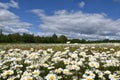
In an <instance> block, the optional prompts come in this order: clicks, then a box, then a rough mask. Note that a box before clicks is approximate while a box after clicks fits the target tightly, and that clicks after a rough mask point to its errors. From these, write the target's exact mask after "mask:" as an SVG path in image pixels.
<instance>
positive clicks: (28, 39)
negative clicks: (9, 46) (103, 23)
mask: <svg viewBox="0 0 120 80" xmlns="http://www.w3.org/2000/svg"><path fill="white" fill-rule="evenodd" d="M67 41H70V42H71V43H108V42H111V43H114V42H120V40H109V39H104V40H95V41H90V40H85V39H81V40H80V39H68V38H67V37H66V36H65V35H61V36H57V35H56V34H53V35H52V36H46V37H45V36H34V35H33V34H26V33H23V34H19V33H14V34H8V35H4V34H0V43H66V42H67Z"/></svg>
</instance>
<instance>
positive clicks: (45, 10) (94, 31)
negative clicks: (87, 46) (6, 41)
mask: <svg viewBox="0 0 120 80" xmlns="http://www.w3.org/2000/svg"><path fill="white" fill-rule="evenodd" d="M0 21H1V23H0V28H2V29H3V32H4V33H6V34H9V33H16V32H19V33H32V34H35V35H40V36H43V35H44V36H49V35H52V34H53V33H56V34H57V35H62V34H64V35H66V36H67V37H69V38H79V39H81V38H84V39H91V40H92V39H106V38H107V39H120V38H119V36H120V29H119V28H120V0H0Z"/></svg>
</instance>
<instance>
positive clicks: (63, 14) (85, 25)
mask: <svg viewBox="0 0 120 80" xmlns="http://www.w3.org/2000/svg"><path fill="white" fill-rule="evenodd" d="M36 12H37V13H36ZM36 12H34V11H33V13H35V14H37V15H38V16H39V15H44V16H39V18H40V21H41V22H42V23H41V24H40V25H39V27H40V29H42V30H43V31H44V32H43V33H46V34H49V33H57V34H64V35H67V36H68V37H69V38H84V39H106V38H109V39H120V37H119V36H120V33H119V32H120V19H117V20H112V19H111V18H107V17H106V16H105V14H90V13H83V12H81V11H77V12H68V11H66V10H59V11H56V12H55V13H54V15H45V14H44V13H43V12H42V13H41V10H40V11H39V10H38V9H37V10H36Z"/></svg>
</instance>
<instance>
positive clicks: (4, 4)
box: [0, 0, 19, 9]
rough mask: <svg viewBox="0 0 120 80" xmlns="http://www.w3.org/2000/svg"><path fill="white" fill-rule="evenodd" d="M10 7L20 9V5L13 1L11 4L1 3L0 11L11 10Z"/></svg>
mask: <svg viewBox="0 0 120 80" xmlns="http://www.w3.org/2000/svg"><path fill="white" fill-rule="evenodd" d="M10 7H12V8H19V6H18V3H17V2H15V1H14V0H11V1H10V2H9V3H2V2H0V9H1V8H2V9H9V8H10Z"/></svg>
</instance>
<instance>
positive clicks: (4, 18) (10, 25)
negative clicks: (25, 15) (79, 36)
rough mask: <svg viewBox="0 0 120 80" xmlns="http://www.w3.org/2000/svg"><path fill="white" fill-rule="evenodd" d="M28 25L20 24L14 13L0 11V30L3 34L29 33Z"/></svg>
mask: <svg viewBox="0 0 120 80" xmlns="http://www.w3.org/2000/svg"><path fill="white" fill-rule="evenodd" d="M30 26H31V24H30V23H27V22H22V21H20V20H19V17H18V16H16V15H15V14H14V13H12V12H10V11H8V10H5V9H0V28H1V29H2V30H3V31H4V33H16V32H20V33H22V32H29V31H28V28H29V27H30Z"/></svg>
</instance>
